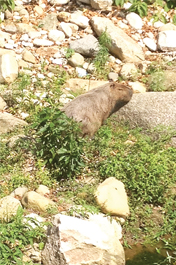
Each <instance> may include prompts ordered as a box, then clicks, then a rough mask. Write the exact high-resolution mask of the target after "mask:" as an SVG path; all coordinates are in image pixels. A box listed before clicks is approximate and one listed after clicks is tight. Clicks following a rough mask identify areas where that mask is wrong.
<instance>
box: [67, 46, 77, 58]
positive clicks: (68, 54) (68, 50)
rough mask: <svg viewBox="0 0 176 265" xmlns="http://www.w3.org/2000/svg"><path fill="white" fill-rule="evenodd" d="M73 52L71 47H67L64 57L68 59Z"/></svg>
mask: <svg viewBox="0 0 176 265" xmlns="http://www.w3.org/2000/svg"><path fill="white" fill-rule="evenodd" d="M74 53H75V51H74V50H73V49H70V48H68V49H67V51H66V54H65V58H66V59H69V58H70V57H72V55H73V54H74Z"/></svg>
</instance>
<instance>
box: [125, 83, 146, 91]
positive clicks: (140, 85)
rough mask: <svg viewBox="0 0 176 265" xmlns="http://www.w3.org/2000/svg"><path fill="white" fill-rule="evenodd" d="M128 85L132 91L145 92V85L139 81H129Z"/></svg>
mask: <svg viewBox="0 0 176 265" xmlns="http://www.w3.org/2000/svg"><path fill="white" fill-rule="evenodd" d="M128 84H129V86H131V87H132V89H133V92H134V93H145V92H146V86H145V85H144V84H143V83H140V82H138V81H137V82H129V83H128Z"/></svg>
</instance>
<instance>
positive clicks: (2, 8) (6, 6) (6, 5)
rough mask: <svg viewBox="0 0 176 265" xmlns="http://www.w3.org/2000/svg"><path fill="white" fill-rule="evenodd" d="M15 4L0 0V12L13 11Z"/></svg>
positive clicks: (9, 0)
mask: <svg viewBox="0 0 176 265" xmlns="http://www.w3.org/2000/svg"><path fill="white" fill-rule="evenodd" d="M14 8H15V2H14V0H0V11H5V10H7V9H8V10H14Z"/></svg>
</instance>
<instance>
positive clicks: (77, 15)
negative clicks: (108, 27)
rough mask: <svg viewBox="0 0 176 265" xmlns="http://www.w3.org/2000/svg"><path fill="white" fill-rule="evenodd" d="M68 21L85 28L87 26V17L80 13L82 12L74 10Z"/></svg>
mask: <svg viewBox="0 0 176 265" xmlns="http://www.w3.org/2000/svg"><path fill="white" fill-rule="evenodd" d="M70 22H71V23H74V24H76V25H78V26H79V27H81V28H83V29H85V28H87V27H88V26H89V19H88V18H87V17H86V16H83V15H82V12H79V11H77V12H74V13H73V14H71V17H70Z"/></svg>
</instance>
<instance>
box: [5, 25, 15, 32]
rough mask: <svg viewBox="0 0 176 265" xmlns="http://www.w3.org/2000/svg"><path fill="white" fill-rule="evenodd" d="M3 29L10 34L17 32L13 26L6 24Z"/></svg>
mask: <svg viewBox="0 0 176 265" xmlns="http://www.w3.org/2000/svg"><path fill="white" fill-rule="evenodd" d="M4 29H5V31H6V32H9V33H12V34H13V33H16V32H17V27H16V26H15V25H14V24H7V25H6V26H5V28H4Z"/></svg>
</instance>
